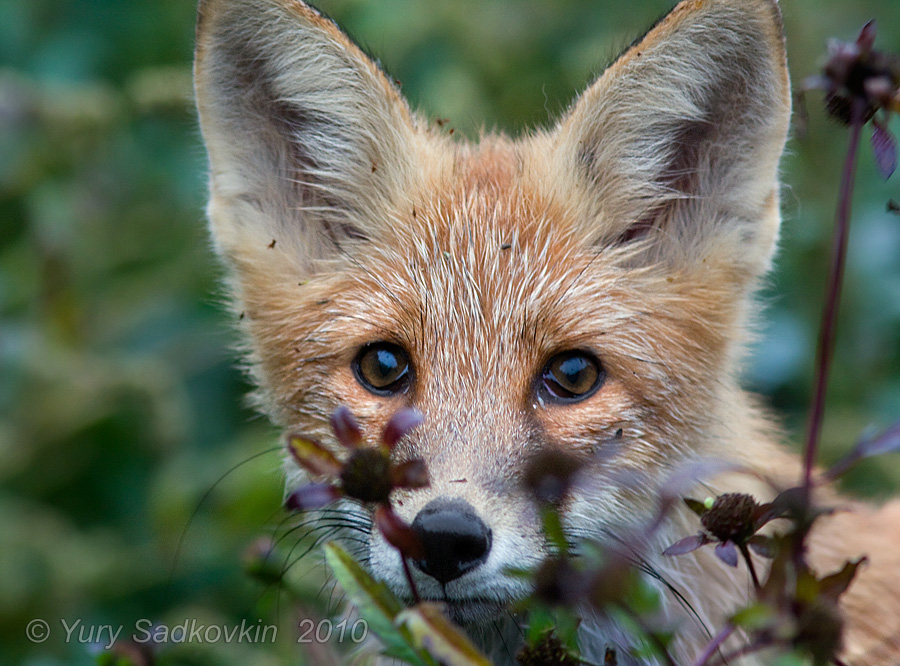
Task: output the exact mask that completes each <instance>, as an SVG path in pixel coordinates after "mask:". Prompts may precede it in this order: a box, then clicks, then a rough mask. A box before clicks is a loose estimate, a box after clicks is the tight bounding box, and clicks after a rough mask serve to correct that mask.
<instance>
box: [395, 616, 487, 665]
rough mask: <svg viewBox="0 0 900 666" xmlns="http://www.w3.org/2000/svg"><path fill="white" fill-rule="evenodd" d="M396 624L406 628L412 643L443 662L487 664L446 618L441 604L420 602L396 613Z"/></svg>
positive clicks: (463, 635) (449, 663) (446, 663)
mask: <svg viewBox="0 0 900 666" xmlns="http://www.w3.org/2000/svg"><path fill="white" fill-rule="evenodd" d="M397 624H398V625H400V626H401V627H403V628H405V629H407V630H408V631H409V632H410V633H411V634H412V637H413V640H414V641H415V644H416V646H418V647H421V648H424V649H425V650H427V651H428V654H430V655H431V656H433V657H434V658H435V659H437V660H438V661H439V662H440V663H441V664H445V665H446V666H491V662H489V661H488V659H487V657H485V656H484V655H483V654H481V652H479V651H478V649H477V648H476V647H475V646H474V645H472V643H471V642H469V639H468V638H466V636H465V634H463V633H462V631H461V630H460V629H459V628H458V627H457V626H455V625H454V624H453V623H452V622H450V620H448V619H447V618H446V617H445V616H444V613H443V612H442V611H441V607H440V606H439V605H438V604H435V603H429V602H423V603H420V604H417V605H415V606H413V607H412V608H407V609H406V610H404V611H402V612H401V613H400V614H399V615H398V616H397Z"/></svg>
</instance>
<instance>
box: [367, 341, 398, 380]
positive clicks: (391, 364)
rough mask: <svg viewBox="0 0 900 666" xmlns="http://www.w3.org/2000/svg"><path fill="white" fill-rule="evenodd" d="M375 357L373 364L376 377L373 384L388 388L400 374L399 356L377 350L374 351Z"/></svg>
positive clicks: (373, 378) (388, 351)
mask: <svg viewBox="0 0 900 666" xmlns="http://www.w3.org/2000/svg"><path fill="white" fill-rule="evenodd" d="M372 355H373V356H374V357H375V358H374V359H373V362H372V366H373V367H372V369H373V370H374V373H373V374H374V377H372V380H371V381H372V383H373V384H376V385H377V386H386V385H387V384H390V383H391V382H393V381H394V380H395V379H397V376H398V375H399V374H400V372H399V369H400V359H398V358H397V355H396V354H395V353H394V352H392V351H390V350H388V349H375V350H373V351H372Z"/></svg>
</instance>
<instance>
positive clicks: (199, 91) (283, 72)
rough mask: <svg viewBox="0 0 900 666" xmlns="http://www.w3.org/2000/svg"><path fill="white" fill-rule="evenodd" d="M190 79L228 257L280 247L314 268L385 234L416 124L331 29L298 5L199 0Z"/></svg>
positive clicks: (371, 66)
mask: <svg viewBox="0 0 900 666" xmlns="http://www.w3.org/2000/svg"><path fill="white" fill-rule="evenodd" d="M194 78H195V87H196V97H197V107H198V110H199V113H200V125H201V128H202V132H203V138H204V140H205V142H206V145H207V149H208V151H209V159H210V168H211V176H210V189H211V198H210V207H209V216H210V220H211V225H212V232H213V236H214V239H215V242H216V245H217V248H218V249H219V251H220V252H221V253H223V254H224V255H225V256H226V257H229V258H230V259H231V260H232V261H234V262H237V263H238V264H241V263H244V262H246V261H253V259H254V257H265V256H266V255H265V254H264V252H263V250H260V248H265V247H266V246H267V245H270V244H272V245H274V243H275V242H277V243H278V247H279V249H280V250H284V251H286V253H287V255H285V254H282V253H279V255H280V256H282V257H284V256H289V257H290V260H291V262H292V265H293V266H294V267H295V268H296V269H297V270H298V271H300V272H308V271H310V270H312V267H313V266H314V265H315V262H316V261H317V260H319V259H328V258H330V257H332V256H334V255H335V254H336V253H337V252H338V251H339V250H340V247H341V244H342V243H345V242H348V241H353V240H358V239H359V238H366V237H370V236H373V235H376V234H377V233H378V229H377V228H376V227H375V226H373V225H375V224H376V222H375V221H377V220H379V219H380V218H381V217H383V216H382V215H380V213H382V212H384V211H386V210H387V208H388V202H389V201H391V199H392V197H395V196H396V195H397V194H398V193H400V192H403V191H404V188H405V183H406V181H407V179H408V177H409V174H410V173H411V167H410V162H409V160H411V154H412V148H411V146H410V144H411V142H412V136H413V134H414V132H415V130H414V124H413V119H412V116H411V114H410V112H409V109H408V107H407V105H406V103H405V102H404V101H403V99H402V98H401V97H400V95H399V94H398V92H397V90H396V88H395V87H394V85H392V84H391V83H390V82H389V81H388V79H387V78H386V77H385V76H384V74H383V73H382V72H381V71H380V70H379V69H378V67H377V66H376V65H375V63H373V62H372V61H371V60H370V59H369V58H368V57H366V55H365V54H363V53H362V51H360V50H359V49H358V48H357V47H356V46H355V45H354V44H352V43H351V42H350V40H349V39H348V38H347V37H346V36H345V35H344V34H343V33H342V32H340V31H339V30H338V29H337V27H336V26H335V25H334V24H333V23H332V22H331V21H329V20H327V19H326V18H324V17H323V16H321V15H320V14H319V13H318V12H316V11H315V10H314V9H311V8H310V7H308V6H307V5H305V4H303V3H302V2H299V0H201V2H200V9H199V14H198V23H197V50H196V59H195V65H194ZM255 253H259V254H258V255H257V254H255ZM268 256H269V257H271V256H272V254H271V253H269V255H268Z"/></svg>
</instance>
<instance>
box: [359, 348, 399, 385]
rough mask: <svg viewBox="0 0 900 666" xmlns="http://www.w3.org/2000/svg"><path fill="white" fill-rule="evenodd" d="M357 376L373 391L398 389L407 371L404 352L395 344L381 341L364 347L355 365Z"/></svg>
mask: <svg viewBox="0 0 900 666" xmlns="http://www.w3.org/2000/svg"><path fill="white" fill-rule="evenodd" d="M356 372H357V377H358V378H359V380H360V381H361V382H362V383H363V385H364V386H367V387H369V388H370V389H372V390H375V391H390V392H393V391H394V390H395V387H396V388H397V389H398V390H399V388H400V386H399V385H400V384H401V383H402V382H403V380H404V378H405V377H406V375H407V373H408V372H409V361H408V360H407V358H406V354H405V352H404V351H403V350H402V349H401V348H400V347H397V346H396V345H392V344H389V343H381V344H378V345H372V346H371V347H369V348H367V349H365V350H364V351H363V353H362V354H361V355H360V357H359V359H358V361H357V366H356Z"/></svg>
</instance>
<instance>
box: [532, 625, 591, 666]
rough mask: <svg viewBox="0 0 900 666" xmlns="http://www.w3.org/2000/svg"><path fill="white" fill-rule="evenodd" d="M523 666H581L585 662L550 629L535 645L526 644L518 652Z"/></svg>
mask: <svg viewBox="0 0 900 666" xmlns="http://www.w3.org/2000/svg"><path fill="white" fill-rule="evenodd" d="M516 661H517V662H519V664H520V665H521V666H551V665H552V666H580V664H583V663H584V662H583V661H581V659H579V658H578V657H576V656H575V655H573V654H572V653H571V652H569V651H568V650H567V649H566V646H565V645H563V643H562V641H561V640H560V639H559V636H557V635H556V633H555V632H554V631H553V630H552V629H550V630H548V631H546V632H545V633H544V634H543V635H541V637H540V639H539V640H538V642H537V643H535V644H534V645H525V646H524V647H523V648H522V649H521V650H519V652H518V653H517V654H516Z"/></svg>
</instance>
